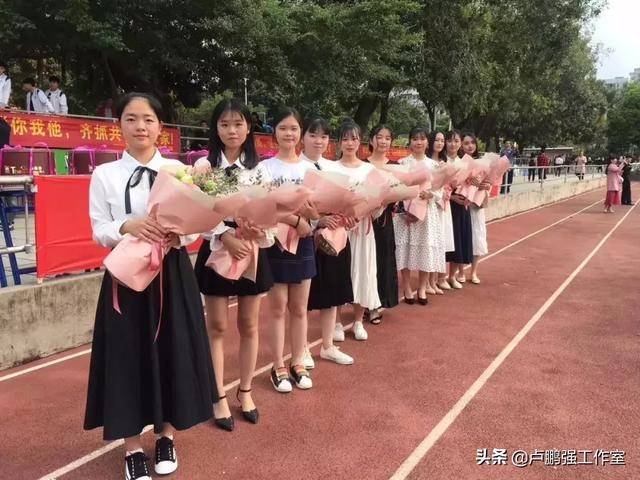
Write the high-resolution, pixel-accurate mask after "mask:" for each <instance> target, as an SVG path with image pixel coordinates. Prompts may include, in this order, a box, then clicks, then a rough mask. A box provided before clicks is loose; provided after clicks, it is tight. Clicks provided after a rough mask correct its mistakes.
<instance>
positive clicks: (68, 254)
mask: <svg viewBox="0 0 640 480" xmlns="http://www.w3.org/2000/svg"><path fill="white" fill-rule="evenodd" d="M34 181H35V184H36V188H37V193H36V195H35V197H36V268H37V275H38V278H43V277H47V276H50V275H57V274H61V273H71V272H82V271H84V270H86V269H91V268H97V267H100V266H101V265H102V259H103V258H104V257H105V256H106V255H107V253H109V249H107V248H103V247H100V246H98V245H97V244H96V243H95V242H94V241H93V239H92V235H91V222H90V220H89V182H90V181H91V177H90V176H89V175H74V176H48V175H46V176H45V175H36V176H35V177H34Z"/></svg>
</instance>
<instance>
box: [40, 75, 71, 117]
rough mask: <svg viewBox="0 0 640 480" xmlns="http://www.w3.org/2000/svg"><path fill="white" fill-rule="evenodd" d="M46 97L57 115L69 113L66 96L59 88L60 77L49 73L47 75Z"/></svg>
mask: <svg viewBox="0 0 640 480" xmlns="http://www.w3.org/2000/svg"><path fill="white" fill-rule="evenodd" d="M45 94H46V95H47V99H48V100H49V102H51V105H53V109H54V111H55V113H57V114H58V115H66V114H67V113H69V106H68V104H67V96H66V95H65V93H64V92H63V91H62V90H60V78H59V77H57V76H55V75H51V76H50V77H49V90H47V91H46V92H45Z"/></svg>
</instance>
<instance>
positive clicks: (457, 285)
mask: <svg viewBox="0 0 640 480" xmlns="http://www.w3.org/2000/svg"><path fill="white" fill-rule="evenodd" d="M449 285H451V287H452V288H455V289H456V290H460V289H461V288H462V284H461V283H460V282H459V281H458V280H456V279H455V278H450V279H449Z"/></svg>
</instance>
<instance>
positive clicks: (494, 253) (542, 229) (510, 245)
mask: <svg viewBox="0 0 640 480" xmlns="http://www.w3.org/2000/svg"><path fill="white" fill-rule="evenodd" d="M587 193H588V192H587ZM573 198H575V197H573ZM567 200H568V199H567ZM563 201H566V200H563ZM598 203H601V200H597V201H595V202H593V203H592V204H591V205H588V206H586V207H584V208H583V209H581V210H578V211H577V212H574V213H571V214H569V215H567V216H566V217H564V218H561V219H560V220H558V221H556V222H554V223H552V224H551V225H547V226H546V227H543V228H541V229H539V230H536V231H535V232H533V233H530V234H529V235H527V236H525V237H523V238H521V239H519V240H516V241H515V242H513V243H510V244H509V245H507V246H505V247H502V248H501V249H499V250H497V251H495V252H493V253H490V254H489V255H485V256H484V257H482V258H481V259H480V262H484V261H485V260H489V259H490V258H492V257H495V256H496V255H498V254H499V253H502V252H504V251H505V250H508V249H509V248H511V247H514V246H516V245H518V244H519V243H521V242H524V241H525V240H527V239H529V238H531V237H533V236H535V235H537V234H539V233H542V232H544V231H545V230H548V229H550V228H552V227H555V226H556V225H558V224H560V223H562V222H564V221H566V220H568V219H570V218H572V217H574V216H575V215H578V214H579V213H582V212H584V211H585V210H588V209H590V208H591V207H593V206H594V205H596V204H598ZM547 206H548V205H547ZM543 208H544V207H543ZM529 211H531V210H529ZM524 213H528V212H524ZM509 218H511V217H509ZM465 268H471V267H470V266H467V267H465ZM263 296H264V295H263ZM236 305H237V302H234V303H232V304H230V305H229V308H232V307H235V306H236ZM90 352H91V349H87V350H83V351H82V352H78V353H75V354H72V355H68V356H65V357H61V358H59V359H56V360H52V361H51V362H46V363H43V364H41V365H36V366H35V367H31V368H27V369H24V370H20V371H19V372H15V373H11V374H9V375H5V376H3V377H0V382H3V381H5V380H9V379H11V378H15V377H18V376H20V375H24V374H26V373H30V372H33V371H36V370H40V369H42V368H45V367H49V366H51V365H55V364H56V363H60V362H64V361H65V360H71V359H72V358H75V357H78V356H80V355H86V354H88V353H90Z"/></svg>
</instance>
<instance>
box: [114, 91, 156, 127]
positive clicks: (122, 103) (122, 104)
mask: <svg viewBox="0 0 640 480" xmlns="http://www.w3.org/2000/svg"><path fill="white" fill-rule="evenodd" d="M136 99H141V100H146V102H147V103H148V104H149V106H150V107H151V110H153V112H154V113H155V114H156V117H158V120H159V121H162V117H163V111H162V104H161V103H160V100H158V99H157V98H156V97H154V96H153V95H149V94H148V93H140V92H129V93H127V94H126V95H123V96H122V97H120V98H118V100H117V101H116V105H115V113H116V118H117V119H118V120H122V114H123V113H124V109H125V108H127V105H129V104H130V103H131V102H132V101H133V100H136Z"/></svg>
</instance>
